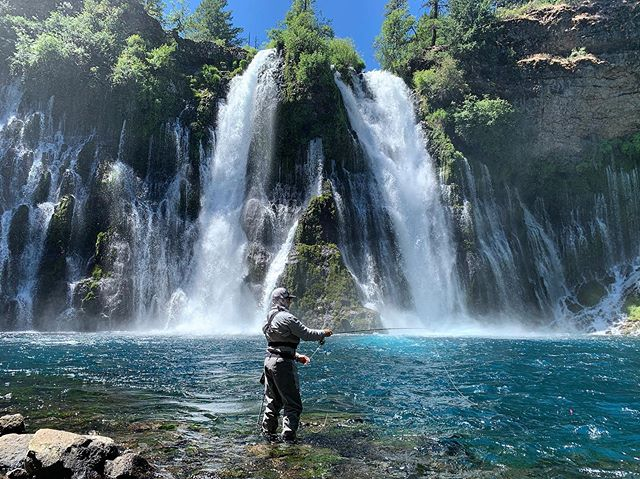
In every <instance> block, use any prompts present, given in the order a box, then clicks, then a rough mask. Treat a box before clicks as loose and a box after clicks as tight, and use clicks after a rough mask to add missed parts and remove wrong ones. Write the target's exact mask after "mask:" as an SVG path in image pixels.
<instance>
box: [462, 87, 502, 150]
mask: <svg viewBox="0 0 640 479" xmlns="http://www.w3.org/2000/svg"><path fill="white" fill-rule="evenodd" d="M513 115H514V109H513V107H512V106H511V104H510V103H509V102H508V101H507V100H503V99H501V98H495V99H491V98H489V97H484V98H481V99H479V98H477V97H475V96H468V97H467V98H465V100H464V102H463V103H462V105H461V106H460V107H459V108H457V109H456V111H455V112H454V113H453V123H454V125H455V132H456V135H457V136H458V137H459V138H461V139H462V140H463V141H464V142H465V143H466V144H467V145H470V146H472V147H477V148H479V149H480V150H481V151H483V152H485V153H488V154H497V153H499V150H500V148H501V147H502V146H503V145H504V144H505V143H506V142H505V134H510V133H511V131H510V128H509V127H511V126H513Z"/></svg>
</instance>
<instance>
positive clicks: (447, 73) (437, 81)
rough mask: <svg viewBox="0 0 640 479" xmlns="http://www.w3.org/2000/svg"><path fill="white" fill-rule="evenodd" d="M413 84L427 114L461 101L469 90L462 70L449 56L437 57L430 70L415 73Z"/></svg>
mask: <svg viewBox="0 0 640 479" xmlns="http://www.w3.org/2000/svg"><path fill="white" fill-rule="evenodd" d="M413 84H414V87H415V90H416V93H418V96H419V98H420V99H422V100H423V103H424V104H423V105H422V106H423V107H424V108H426V111H427V112H429V111H433V110H436V109H438V108H443V107H447V106H449V105H450V104H451V103H452V102H454V101H458V100H460V99H462V97H463V96H464V94H465V93H466V92H467V90H468V89H469V86H468V85H467V83H466V82H465V79H464V72H463V70H462V69H461V68H460V66H459V64H458V62H457V61H456V60H455V59H454V58H453V57H452V56H451V55H449V54H442V55H439V56H438V58H437V60H436V62H435V64H434V66H433V67H432V68H429V69H427V70H418V71H416V72H415V73H414V74H413Z"/></svg>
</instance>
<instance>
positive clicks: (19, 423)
mask: <svg viewBox="0 0 640 479" xmlns="http://www.w3.org/2000/svg"><path fill="white" fill-rule="evenodd" d="M23 432H24V417H23V416H22V414H11V415H8V416H2V417H0V436H3V435H4V434H21V433H23Z"/></svg>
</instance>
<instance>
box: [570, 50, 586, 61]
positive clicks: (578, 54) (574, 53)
mask: <svg viewBox="0 0 640 479" xmlns="http://www.w3.org/2000/svg"><path fill="white" fill-rule="evenodd" d="M587 55H589V53H588V52H587V49H586V48H584V47H581V48H574V49H573V50H571V53H570V54H569V60H574V61H575V60H578V59H580V58H584V57H586V56H587Z"/></svg>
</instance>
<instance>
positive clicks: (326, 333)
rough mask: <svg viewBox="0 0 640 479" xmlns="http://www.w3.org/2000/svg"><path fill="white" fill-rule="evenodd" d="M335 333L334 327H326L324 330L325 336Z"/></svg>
mask: <svg viewBox="0 0 640 479" xmlns="http://www.w3.org/2000/svg"><path fill="white" fill-rule="evenodd" d="M332 334H333V330H332V329H325V330H324V337H325V338H328V337H329V336H331V335H332Z"/></svg>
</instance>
